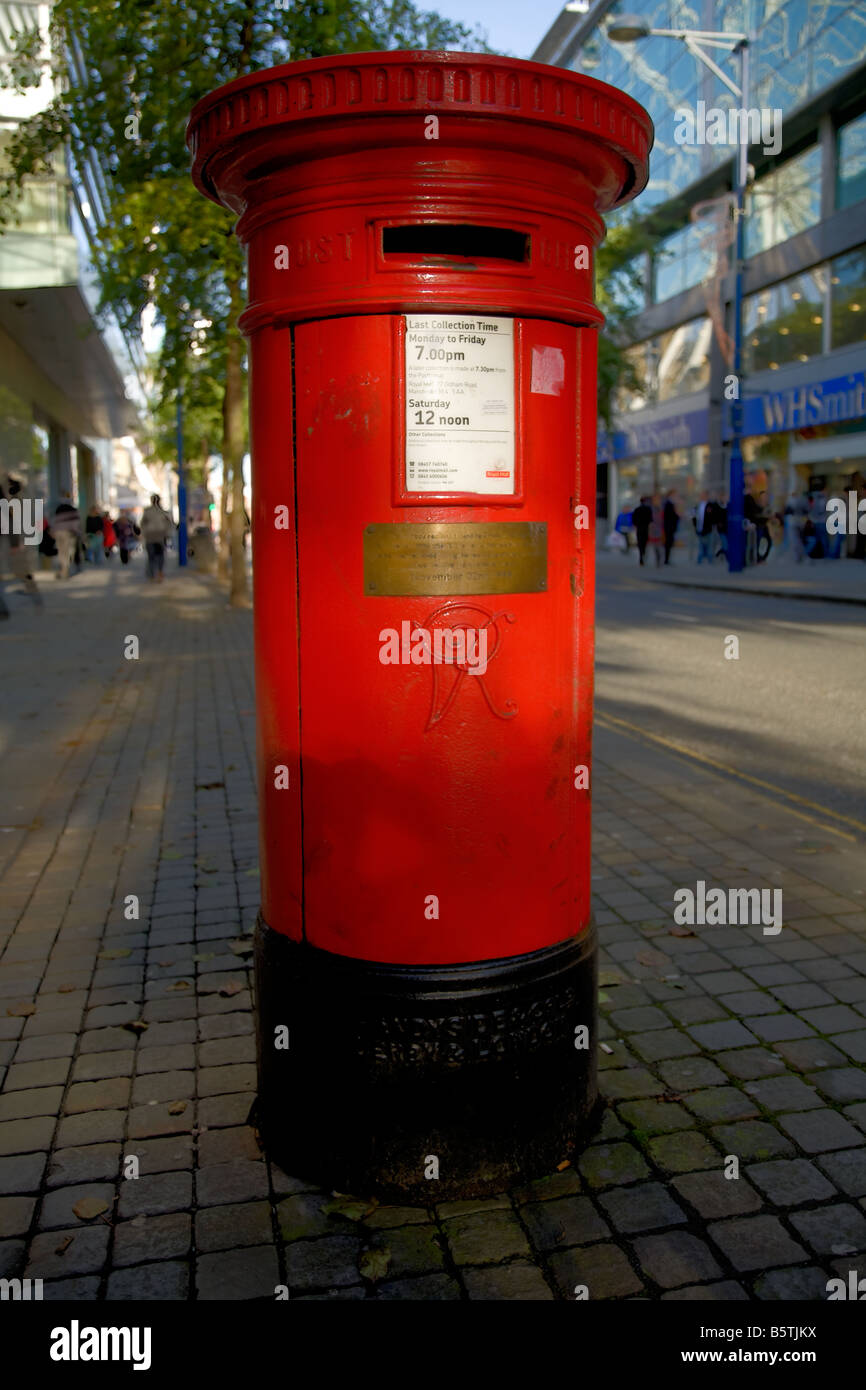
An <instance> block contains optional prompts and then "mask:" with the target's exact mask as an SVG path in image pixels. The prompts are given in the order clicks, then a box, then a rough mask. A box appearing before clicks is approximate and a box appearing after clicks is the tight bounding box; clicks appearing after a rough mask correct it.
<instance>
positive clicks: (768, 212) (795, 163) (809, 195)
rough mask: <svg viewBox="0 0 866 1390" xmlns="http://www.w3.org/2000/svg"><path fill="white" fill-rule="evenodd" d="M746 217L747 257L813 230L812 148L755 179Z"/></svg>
mask: <svg viewBox="0 0 866 1390" xmlns="http://www.w3.org/2000/svg"><path fill="white" fill-rule="evenodd" d="M747 213H748V216H747V217H746V255H747V256H757V255H758V253H759V252H760V251H766V250H767V249H768V248H769V247H770V246H778V244H779V242H780V241H787V240H788V238H789V237H792V236H796V235H797V233H798V232H803V231H805V230H806V228H807V227H814V225H815V223H816V222H818V221H819V219H820V216H821V152H820V150H819V148H818V146H817V145H812V146H811V147H810V148H809V149H808V150H804V151H803V153H802V154H798V155H797V156H796V157H795V158H794V159H788V160H786V161H785V163H784V164H779V165H777V166H776V167H775V168H774V169H772V170H771V171H770V172H769V173H768V174H764V176H763V178H760V179H758V180H757V182H756V183H755V185H754V187H753V188H752V190H751V191H750V193H749V199H748V207H747Z"/></svg>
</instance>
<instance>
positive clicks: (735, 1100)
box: [685, 1086, 758, 1124]
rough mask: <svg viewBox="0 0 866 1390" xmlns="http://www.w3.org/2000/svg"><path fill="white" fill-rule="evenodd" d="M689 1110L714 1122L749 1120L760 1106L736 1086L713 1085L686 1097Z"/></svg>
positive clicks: (709, 1121)
mask: <svg viewBox="0 0 866 1390" xmlns="http://www.w3.org/2000/svg"><path fill="white" fill-rule="evenodd" d="M685 1104H686V1105H687V1106H688V1108H689V1110H691V1111H693V1113H694V1114H695V1115H698V1116H699V1117H700V1118H701V1119H702V1120H706V1121H707V1122H708V1123H710V1124H712V1123H714V1122H716V1121H720V1120H748V1119H750V1118H751V1116H752V1115H757V1114H758V1107H757V1106H756V1105H754V1104H753V1103H752V1101H750V1100H749V1097H748V1096H746V1095H744V1094H743V1092H742V1091H741V1090H739V1089H738V1088H737V1087H736V1086H713V1087H711V1088H710V1089H709V1090H705V1091H695V1092H693V1093H692V1094H691V1095H689V1096H687V1097H686V1099H685Z"/></svg>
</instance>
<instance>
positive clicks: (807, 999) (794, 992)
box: [773, 980, 833, 1009]
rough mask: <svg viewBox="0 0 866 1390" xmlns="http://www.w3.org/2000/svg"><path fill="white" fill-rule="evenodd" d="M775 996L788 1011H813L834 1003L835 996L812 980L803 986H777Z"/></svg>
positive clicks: (774, 991)
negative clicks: (819, 1006) (812, 1009)
mask: <svg viewBox="0 0 866 1390" xmlns="http://www.w3.org/2000/svg"><path fill="white" fill-rule="evenodd" d="M773 994H774V995H775V996H776V998H777V999H778V1000H779V1002H780V1003H781V1004H784V1005H785V1007H786V1008H788V1009H811V1008H815V1007H817V1006H818V1005H820V1004H832V1002H833V996H832V995H831V994H828V993H827V991H826V990H825V989H822V988H821V986H820V985H816V984H813V983H812V981H811V980H809V981H806V982H805V983H804V984H801V985H776V987H775V988H774V990H773Z"/></svg>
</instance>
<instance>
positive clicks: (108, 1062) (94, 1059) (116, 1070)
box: [72, 1049, 135, 1081]
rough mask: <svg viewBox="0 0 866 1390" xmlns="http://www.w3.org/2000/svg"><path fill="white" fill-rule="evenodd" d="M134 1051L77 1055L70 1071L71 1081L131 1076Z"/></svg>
mask: <svg viewBox="0 0 866 1390" xmlns="http://www.w3.org/2000/svg"><path fill="white" fill-rule="evenodd" d="M134 1061H135V1053H134V1052H133V1051H132V1049H128V1050H127V1051H125V1052H88V1053H87V1054H86V1055H85V1056H83V1057H79V1058H78V1059H77V1060H76V1062H75V1066H74V1068H73V1071H72V1080H73V1081H105V1080H107V1079H108V1078H109V1077H113V1076H132V1068H133V1065H134Z"/></svg>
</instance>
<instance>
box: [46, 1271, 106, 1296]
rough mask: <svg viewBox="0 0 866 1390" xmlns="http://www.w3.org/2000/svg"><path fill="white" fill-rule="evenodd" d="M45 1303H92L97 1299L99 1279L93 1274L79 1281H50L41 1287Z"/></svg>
mask: <svg viewBox="0 0 866 1390" xmlns="http://www.w3.org/2000/svg"><path fill="white" fill-rule="evenodd" d="M42 1297H43V1298H44V1300H45V1302H46V1303H50V1302H58V1303H93V1302H95V1301H96V1299H97V1298H98V1297H99V1279H98V1278H97V1277H96V1275H95V1274H93V1275H89V1276H88V1277H87V1278H81V1279H51V1280H50V1281H49V1282H48V1283H47V1284H43V1286H42Z"/></svg>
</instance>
